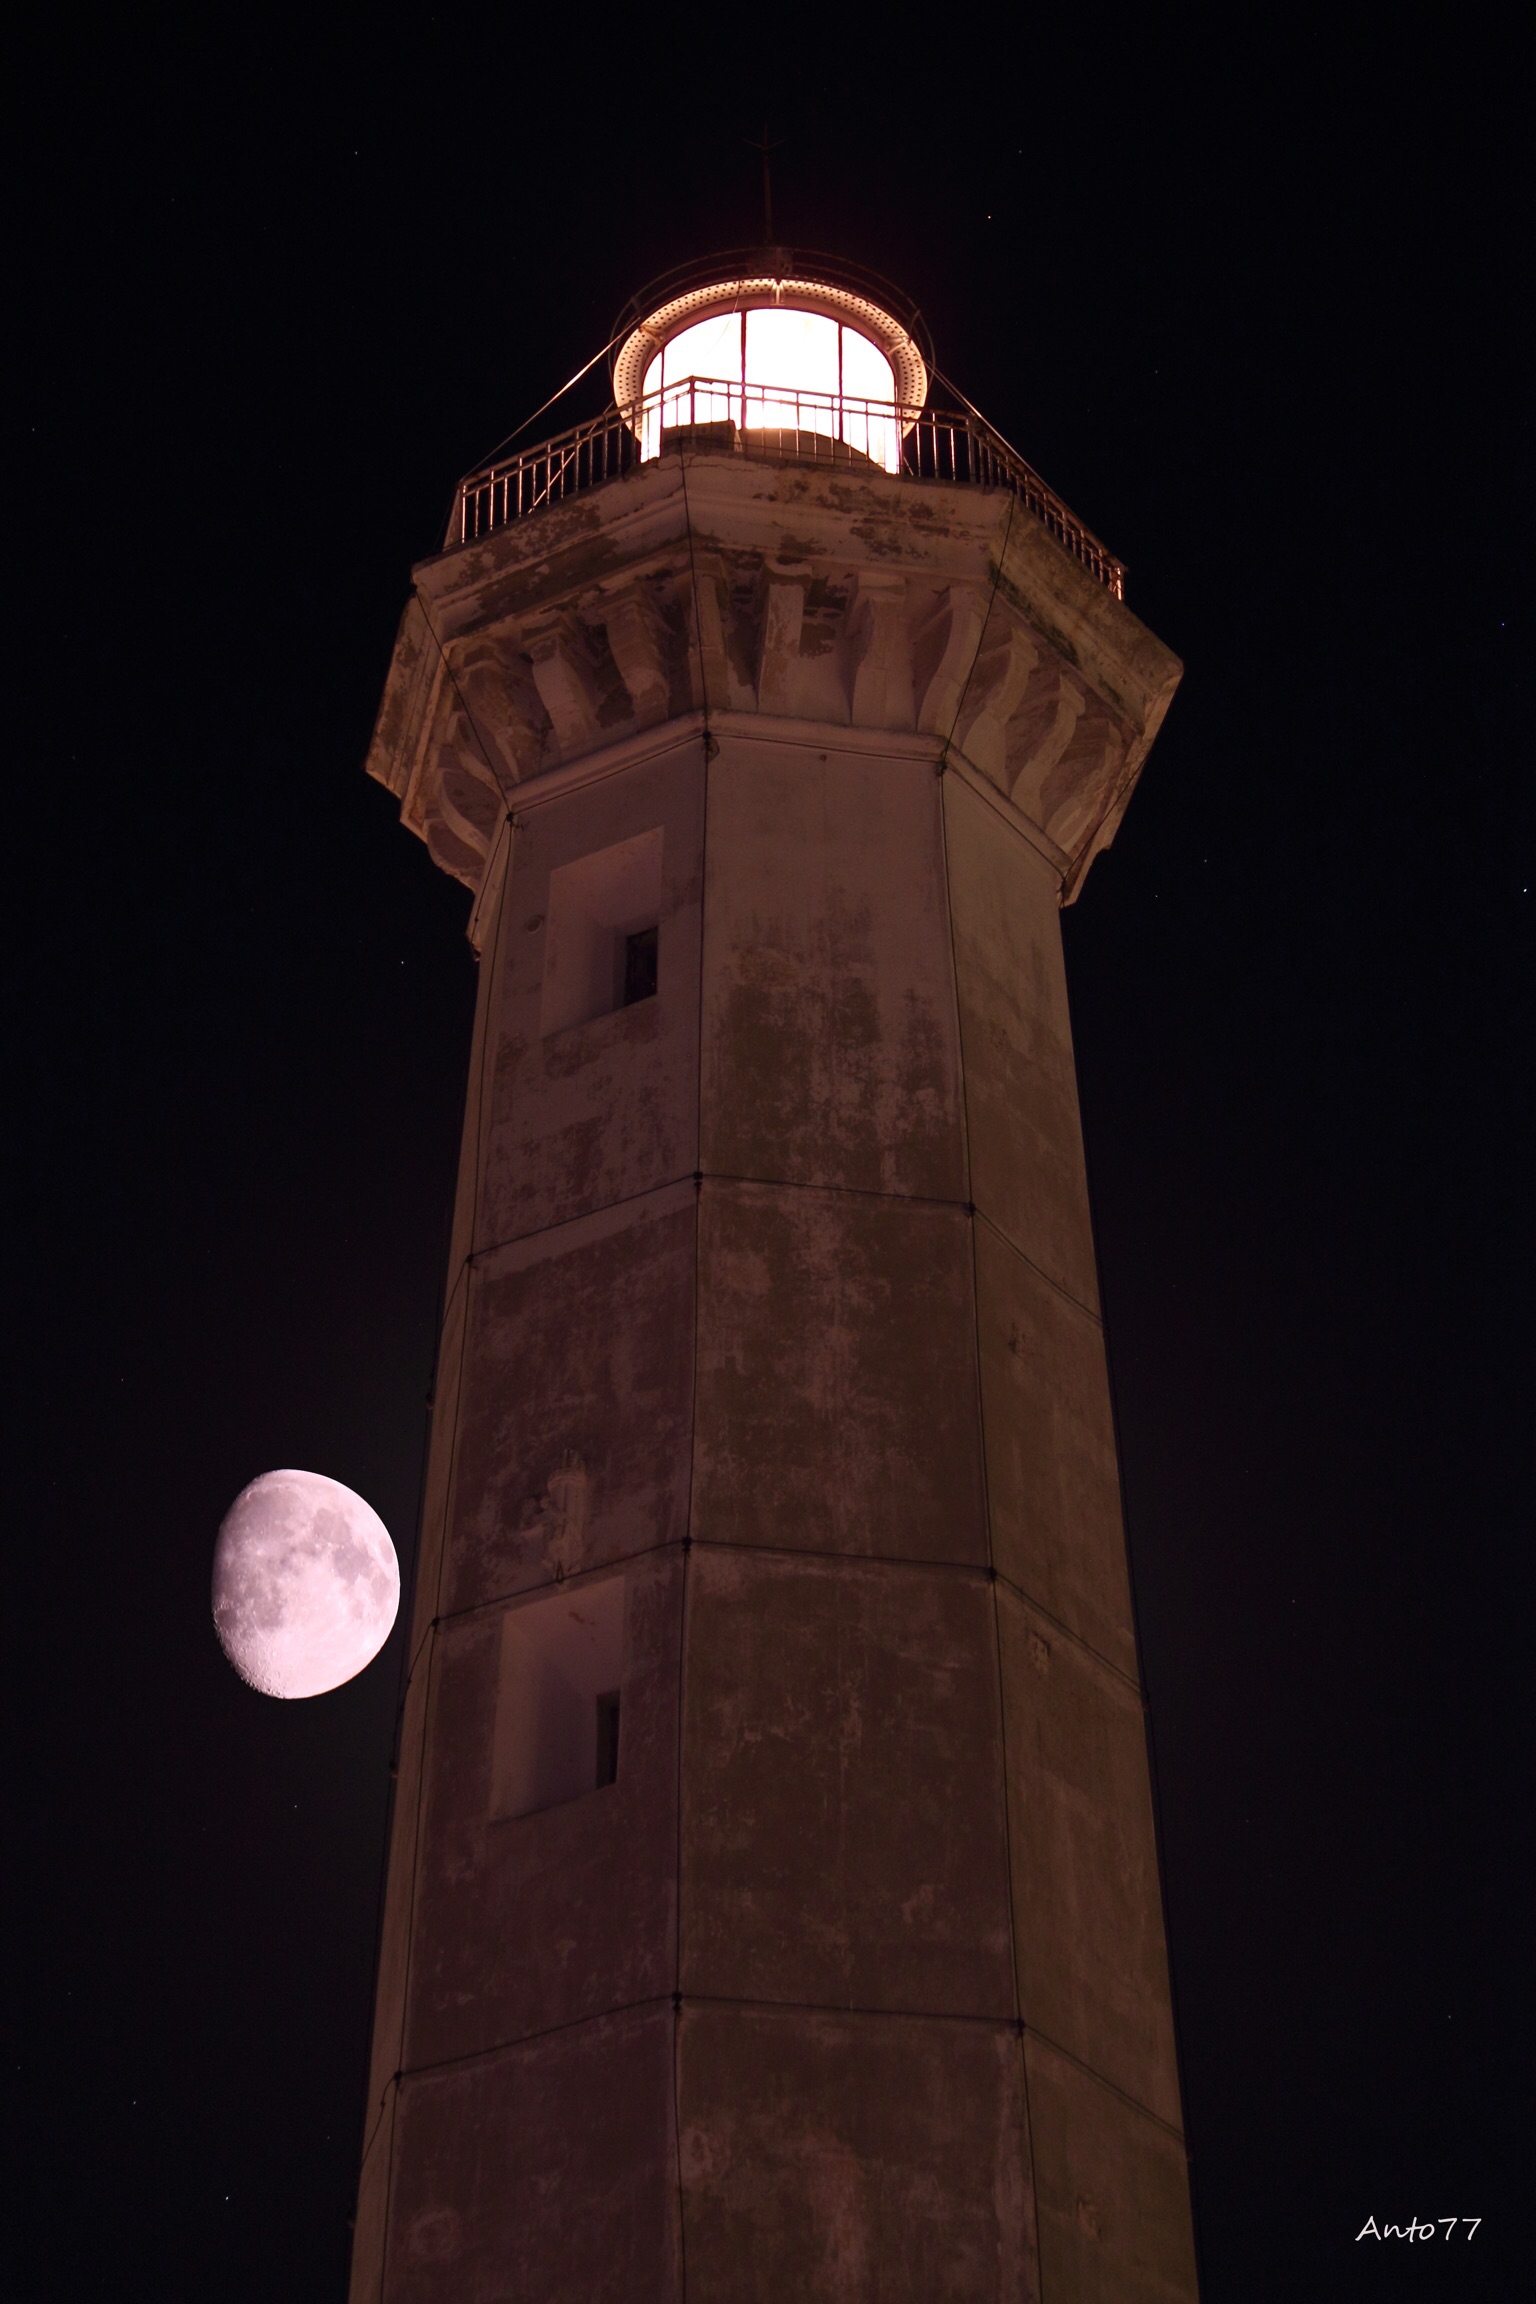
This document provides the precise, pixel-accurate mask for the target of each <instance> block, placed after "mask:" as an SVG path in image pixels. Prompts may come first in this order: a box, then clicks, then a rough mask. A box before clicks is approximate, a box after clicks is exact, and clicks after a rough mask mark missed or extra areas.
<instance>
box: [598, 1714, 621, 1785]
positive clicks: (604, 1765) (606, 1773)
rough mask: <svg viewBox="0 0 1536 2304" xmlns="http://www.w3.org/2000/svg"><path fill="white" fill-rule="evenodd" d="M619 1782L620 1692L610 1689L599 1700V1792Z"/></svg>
mask: <svg viewBox="0 0 1536 2304" xmlns="http://www.w3.org/2000/svg"><path fill="white" fill-rule="evenodd" d="M618 1780H619V1692H618V1690H617V1688H610V1689H608V1691H607V1692H606V1694H604V1695H602V1696H599V1698H598V1700H597V1787H596V1788H597V1790H598V1791H599V1792H601V1790H602V1788H603V1786H604V1785H605V1784H617V1782H618Z"/></svg>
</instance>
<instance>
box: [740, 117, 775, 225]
mask: <svg viewBox="0 0 1536 2304" xmlns="http://www.w3.org/2000/svg"><path fill="white" fill-rule="evenodd" d="M746 141H747V143H748V144H749V145H750V146H751V147H752V150H753V151H754V152H761V154H762V156H763V246H764V247H765V248H771V247H772V246H773V177H772V175H771V174H770V172H769V167H768V155H769V153H770V152H777V150H778V149H779V146H780V145H781V144H782V143H783V141H784V139H783V137H782V136H775V137H774V138H773V140H772V142H771V143H770V141H769V138H768V123H767V121H766V120H765V121H764V122H763V132H762V135H761V136H749V137H747V139H746Z"/></svg>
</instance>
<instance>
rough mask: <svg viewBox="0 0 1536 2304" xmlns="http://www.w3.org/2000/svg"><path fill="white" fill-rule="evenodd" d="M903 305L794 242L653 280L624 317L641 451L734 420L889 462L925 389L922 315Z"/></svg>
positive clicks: (621, 374) (630, 413)
mask: <svg viewBox="0 0 1536 2304" xmlns="http://www.w3.org/2000/svg"><path fill="white" fill-rule="evenodd" d="M780 259H782V260H783V261H782V267H781V265H780V263H779V262H778V261H777V260H780ZM728 266H733V267H734V269H731V270H728V269H727V267H728ZM869 287H873V288H874V289H875V290H876V291H877V293H876V294H873V295H872V294H870V293H869V292H868V290H869ZM669 289H670V290H671V293H670V294H668V293H667V292H666V291H667V290H669ZM882 297H884V298H885V300H884V301H882V300H881V298H882ZM901 309H902V306H901V299H900V298H899V297H898V296H897V295H896V293H895V291H894V290H886V288H885V284H884V283H883V282H874V281H870V282H869V283H868V284H866V283H865V282H864V281H863V280H862V279H859V280H857V281H856V282H855V283H853V284H850V274H849V272H848V269H847V268H846V267H844V266H841V265H836V264H833V263H831V262H827V263H825V266H823V263H822V261H820V260H818V259H815V258H795V257H793V256H792V255H791V252H790V251H789V250H787V249H769V250H763V251H759V252H758V254H757V255H756V257H755V258H753V259H751V260H738V259H732V258H717V259H716V260H715V263H714V264H713V265H711V266H709V267H708V268H707V270H706V272H704V273H697V272H696V273H693V274H691V275H688V276H686V277H684V278H678V277H673V278H672V279H670V280H664V281H658V282H657V283H656V285H655V287H654V288H653V289H651V290H649V291H647V292H646V294H645V295H644V296H643V297H642V298H640V299H638V300H637V304H636V306H635V307H633V308H632V310H631V313H629V314H626V315H625V318H626V319H628V320H629V321H630V326H629V328H628V330H627V332H626V333H625V334H624V336H623V341H622V343H621V346H620V350H619V354H618V357H617V359H616V360H615V362H614V368H613V392H614V399H615V400H616V402H617V403H618V405H619V407H620V408H621V409H623V410H624V411H625V414H626V417H627V418H628V421H629V423H630V424H631V426H632V428H633V429H634V431H635V433H636V435H637V436H638V439H639V442H640V454H641V457H642V459H648V458H650V457H653V456H659V455H660V454H661V453H662V450H663V448H664V447H670V446H672V445H674V444H676V445H678V446H681V445H683V444H684V443H685V442H687V441H690V440H692V441H697V442H698V443H699V444H701V445H703V444H705V443H710V444H718V443H723V442H724V441H726V440H728V439H729V438H731V437H732V436H733V435H734V433H735V432H737V431H738V430H739V431H741V432H744V433H755V434H777V435H781V436H782V435H787V434H790V435H795V436H801V435H805V434H810V435H813V436H815V437H816V438H817V439H822V440H829V441H832V442H835V443H837V445H838V447H839V448H840V450H841V451H842V453H843V454H845V455H847V456H848V457H850V458H855V457H856V458H860V459H868V461H869V462H870V463H872V464H877V465H879V466H880V467H881V468H882V469H883V470H884V471H887V472H894V471H896V470H897V469H898V468H899V466H900V463H901V443H902V438H903V435H904V432H905V431H906V429H907V427H908V426H909V425H910V423H911V421H912V418H913V416H914V415H915V414H916V412H917V410H918V409H920V408H921V406H922V404H923V401H924V399H925V398H926V397H927V392H928V364H927V362H926V360H925V359H924V357H923V354H922V352H921V350H920V349H919V346H918V341H917V334H916V330H917V328H918V326H919V322H918V315H917V314H916V313H915V312H912V313H909V314H906V315H905V316H904V317H898V316H897V315H898V313H900V312H901Z"/></svg>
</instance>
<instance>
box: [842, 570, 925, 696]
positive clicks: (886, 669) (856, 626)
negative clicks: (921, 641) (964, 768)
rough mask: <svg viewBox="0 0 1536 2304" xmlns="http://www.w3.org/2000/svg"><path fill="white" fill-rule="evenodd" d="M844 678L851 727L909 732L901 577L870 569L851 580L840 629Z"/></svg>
mask: <svg viewBox="0 0 1536 2304" xmlns="http://www.w3.org/2000/svg"><path fill="white" fill-rule="evenodd" d="M843 676H844V686H845V688H846V690H847V694H848V712H849V717H850V719H851V720H852V721H853V723H854V725H855V726H856V727H860V728H910V727H911V726H912V724H913V710H912V654H911V650H910V648H909V647H908V645H907V580H906V578H905V576H900V575H897V574H895V573H893V572H892V571H889V570H886V569H870V568H861V569H860V570H859V572H858V574H857V575H856V576H855V578H854V583H853V591H852V596H851V598H850V600H849V603H848V617H847V622H846V624H845V625H844V628H843Z"/></svg>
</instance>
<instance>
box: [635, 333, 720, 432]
mask: <svg viewBox="0 0 1536 2304" xmlns="http://www.w3.org/2000/svg"><path fill="white" fill-rule="evenodd" d="M696 377H704V378H706V379H708V380H710V381H712V382H714V383H715V384H716V385H717V387H718V385H719V384H720V383H722V382H723V383H725V384H738V383H739V382H740V379H741V314H740V313H739V312H714V313H711V315H710V317H709V318H708V319H707V320H696V321H695V322H694V324H693V326H692V327H691V328H683V329H680V330H679V332H678V333H677V335H675V336H674V337H673V338H672V339H671V341H670V342H669V343H668V344H666V345H664V346H663V348H662V350H661V351H660V352H659V353H658V354H657V356H656V358H655V359H654V360H653V361H652V362H651V364H650V366H649V367H648V368H647V369H646V372H645V397H646V398H647V399H649V398H650V396H651V394H652V393H653V392H661V393H662V394H663V398H662V403H661V409H660V423H659V424H658V423H657V422H656V421H655V420H654V418H652V419H648V420H647V422H646V423H645V425H644V427H643V429H642V436H641V443H640V453H641V455H642V456H655V455H658V454H659V453H660V450H661V441H660V438H659V433H660V432H661V431H662V430H666V431H668V432H671V431H673V430H675V429H676V428H677V427H679V426H692V425H695V424H726V423H730V422H731V421H732V420H733V419H738V420H739V417H740V395H739V394H738V393H736V392H723V391H720V390H719V389H718V388H717V389H716V390H714V391H700V390H699V389H698V387H697V385H696V384H695V383H694V382H693V379H694V378H696ZM653 434H656V435H658V436H657V437H656V438H655V439H654V442H653V438H652V435H653Z"/></svg>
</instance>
